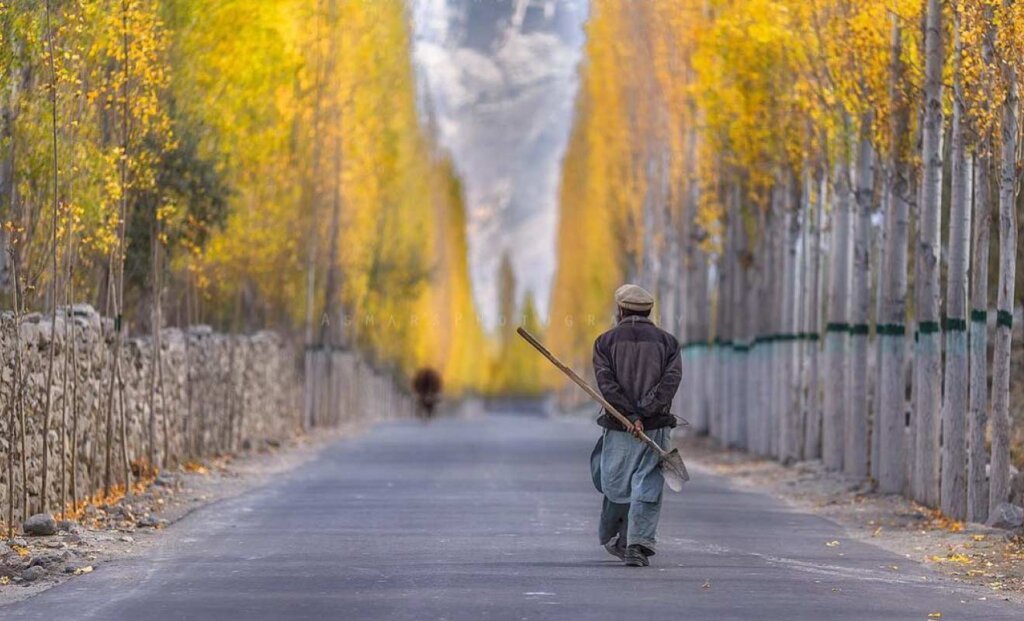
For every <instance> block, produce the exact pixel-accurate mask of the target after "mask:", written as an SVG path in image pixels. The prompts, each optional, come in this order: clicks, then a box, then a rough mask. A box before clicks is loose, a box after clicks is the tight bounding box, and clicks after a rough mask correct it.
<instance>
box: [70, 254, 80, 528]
mask: <svg viewBox="0 0 1024 621" xmlns="http://www.w3.org/2000/svg"><path fill="white" fill-rule="evenodd" d="M73 261H74V260H73V259H70V260H69V267H68V298H69V299H70V300H72V302H71V304H69V307H70V310H71V323H72V328H71V339H72V340H71V359H72V364H71V369H72V372H73V373H74V377H73V378H72V384H71V507H72V508H73V509H74V510H75V511H77V510H78V417H79V413H80V412H79V409H78V334H77V330H76V329H75V328H76V326H75V323H74V319H75V314H74V306H73V304H74V302H73V300H74V299H75V264H74V262H73Z"/></svg>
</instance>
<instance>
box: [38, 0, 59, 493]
mask: <svg viewBox="0 0 1024 621" xmlns="http://www.w3.org/2000/svg"><path fill="white" fill-rule="evenodd" d="M45 4H46V47H47V49H48V50H49V54H48V56H49V65H50V138H51V143H50V146H51V148H52V155H53V157H52V159H51V162H52V164H53V177H52V178H51V181H52V182H53V187H52V188H51V190H52V192H51V196H50V198H51V201H52V203H51V204H52V210H51V213H50V217H51V218H52V219H53V222H52V235H51V239H50V243H51V245H52V246H51V248H52V250H51V253H50V255H51V259H52V264H51V267H52V271H51V275H52V279H53V280H52V282H51V283H50V303H51V304H50V306H51V308H50V348H49V351H48V352H47V356H46V397H45V399H46V402H45V405H44V406H43V460H42V490H41V493H40V501H39V502H40V510H41V511H42V512H44V513H45V512H46V511H48V510H49V508H50V507H49V498H50V421H51V419H52V418H53V371H54V366H55V364H56V363H55V361H54V355H55V353H56V351H57V280H58V279H59V278H60V272H59V271H58V268H57V254H58V251H57V228H58V222H57V219H58V215H57V204H58V197H57V194H58V190H59V186H58V155H57V68H56V61H55V60H54V59H55V54H56V50H54V47H53V30H52V28H51V25H50V0H46V3H45Z"/></svg>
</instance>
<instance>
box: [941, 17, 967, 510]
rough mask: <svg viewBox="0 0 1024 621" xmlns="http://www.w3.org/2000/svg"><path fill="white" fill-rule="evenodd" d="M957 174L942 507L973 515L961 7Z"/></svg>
mask: <svg viewBox="0 0 1024 621" xmlns="http://www.w3.org/2000/svg"><path fill="white" fill-rule="evenodd" d="M954 23H955V33H954V38H955V42H954V46H955V50H956V51H955V60H954V62H955V64H956V65H955V69H954V77H953V129H952V153H951V157H952V160H953V161H952V179H951V187H952V192H951V194H952V195H951V199H950V208H949V243H948V244H947V246H946V248H947V251H948V252H949V268H948V274H947V281H946V367H945V381H944V386H945V395H944V397H943V403H942V473H941V474H942V481H941V493H940V499H941V507H942V512H943V513H944V514H946V515H947V516H949V517H951V518H953V519H956V520H963V519H965V518H966V517H967V430H966V423H967V407H968V403H967V394H968V390H969V385H968V381H969V377H970V365H969V360H968V357H967V266H968V257H970V254H971V250H970V245H971V241H970V240H971V206H970V202H971V195H972V190H971V181H972V180H973V179H972V177H973V171H972V170H971V160H970V159H968V157H967V148H966V146H965V145H964V142H965V135H964V134H965V130H964V123H965V119H964V111H965V104H964V94H963V85H962V84H961V81H960V75H961V73H960V57H961V53H962V45H961V42H960V17H959V12H954Z"/></svg>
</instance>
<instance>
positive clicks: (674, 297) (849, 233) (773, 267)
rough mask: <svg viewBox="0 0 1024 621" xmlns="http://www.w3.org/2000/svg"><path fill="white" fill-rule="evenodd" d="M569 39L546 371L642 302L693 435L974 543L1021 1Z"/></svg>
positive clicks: (1005, 296)
mask: <svg viewBox="0 0 1024 621" xmlns="http://www.w3.org/2000/svg"><path fill="white" fill-rule="evenodd" d="M587 34H588V42H587V49H586V52H587V53H586V57H585V58H586V60H585V63H584V66H583V67H582V69H581V85H580V93H579V97H578V101H577V117H576V124H575V127H574V129H573V133H572V136H571V139H570V146H569V151H568V153H567V155H566V158H565V163H564V170H563V184H562V193H561V204H562V219H561V222H562V224H561V231H560V233H559V254H560V256H559V272H558V274H557V276H556V284H555V287H554V292H555V295H554V298H553V312H552V316H551V321H550V326H549V331H550V334H551V336H550V339H551V340H552V342H553V344H554V347H555V348H556V350H558V351H567V352H573V357H574V361H575V363H576V364H577V365H582V364H583V363H584V362H585V361H586V360H587V359H588V357H589V349H590V347H591V344H592V338H593V335H594V333H595V329H594V327H593V326H592V325H588V322H587V321H584V320H582V319H584V318H586V317H587V316H597V317H598V318H599V321H600V323H601V324H602V325H603V324H604V323H605V322H606V321H607V318H608V316H609V309H608V301H607V300H608V296H609V295H610V292H611V291H612V290H614V287H615V285H616V283H618V282H620V281H622V280H635V281H639V282H641V283H642V284H645V285H647V286H649V287H651V288H652V289H653V290H655V291H656V293H657V297H658V299H659V308H658V309H657V312H658V314H659V317H660V319H661V322H662V323H663V324H665V325H666V326H667V327H668V328H669V329H670V330H672V331H674V332H675V333H676V334H678V335H680V340H681V342H682V343H683V348H684V380H683V386H682V389H681V398H680V400H679V403H680V404H681V411H680V412H679V413H680V414H681V415H682V416H684V417H686V418H687V419H689V420H690V421H691V422H692V423H693V425H694V426H695V427H696V428H697V429H698V430H700V431H705V432H708V433H710V434H711V435H712V436H714V437H715V438H718V439H719V440H721V441H722V442H723V443H725V444H728V445H730V446H735V447H739V448H744V449H747V450H750V451H752V452H755V453H758V454H762V455H767V456H772V457H775V458H777V459H779V460H781V461H785V462H789V461H794V460H802V459H817V458H820V459H822V460H823V463H824V464H825V466H826V467H828V468H829V469H832V470H837V471H839V470H841V471H844V472H846V473H848V474H849V475H850V476H851V477H855V478H859V479H868V478H871V479H873V480H874V481H875V482H876V484H877V488H878V489H879V490H880V491H882V492H890V493H903V494H906V495H907V496H909V497H911V498H913V499H915V500H917V501H920V502H922V503H924V504H926V505H929V506H933V507H939V508H941V509H942V511H943V512H945V513H946V514H947V515H949V516H951V517H953V518H955V519H969V520H973V521H984V520H985V519H986V517H987V515H988V514H989V512H990V511H991V510H992V509H993V508H994V507H996V506H997V505H998V504H999V503H1000V502H1005V501H1006V500H1007V498H1008V494H1009V485H1010V475H1011V472H1012V470H1011V468H1012V465H1013V462H1014V461H1015V462H1016V466H1017V467H1021V466H1022V465H1024V464H1022V459H1024V457H1022V455H1021V454H1020V453H1019V451H1020V450H1021V448H1020V444H1021V442H1020V438H1021V433H1020V423H1021V421H1020V414H1019V413H1018V414H1017V417H1018V424H1017V425H1016V428H1017V430H1016V431H1014V427H1015V426H1014V425H1013V424H1012V420H1013V412H1014V411H1019V410H1020V409H1021V407H1022V404H1021V403H1020V402H1019V401H1015V400H1013V399H1012V397H1011V395H1012V394H1015V395H1016V396H1017V398H1018V399H1019V394H1017V393H1016V392H1014V391H1019V386H1013V384H1014V383H1016V384H1018V385H1019V384H1020V372H1021V371H1020V369H1019V368H1018V367H1013V366H1012V365H1013V364H1014V359H1015V357H1016V358H1019V357H1020V353H1019V341H1018V343H1017V344H1016V346H1014V343H1013V333H1014V330H1017V331H1019V329H1020V325H1019V322H1020V318H1019V317H1018V318H1017V320H1016V323H1015V320H1014V314H1015V308H1019V302H1017V300H1019V298H1020V294H1021V287H1020V283H1019V282H1018V281H1019V280H1020V279H1021V274H1019V273H1017V272H1016V271H1015V269H1016V267H1017V266H1018V265H1019V264H1020V262H1021V252H1020V250H1019V249H1018V246H1017V233H1018V227H1019V225H1020V217H1019V216H1020V211H1021V202H1020V198H1019V182H1020V168H1019V164H1020V150H1021V147H1020V142H1021V136H1020V133H1021V132H1020V126H1021V122H1020V114H1021V110H1020V98H1019V82H1020V77H1019V76H1020V74H1021V72H1022V71H1024V66H1022V65H1024V5H1022V4H1020V3H1018V2H1014V1H1012V0H858V1H853V0H809V1H808V0H743V1H740V0H648V1H645V2H626V1H624V0H595V1H594V2H593V3H592V7H591V18H590V21H589V23H588V25H587ZM1017 364H1019V362H1017ZM1011 373H1015V374H1016V375H1017V378H1016V382H1012V381H1011ZM1014 451H1018V452H1016V453H1015V452H1014Z"/></svg>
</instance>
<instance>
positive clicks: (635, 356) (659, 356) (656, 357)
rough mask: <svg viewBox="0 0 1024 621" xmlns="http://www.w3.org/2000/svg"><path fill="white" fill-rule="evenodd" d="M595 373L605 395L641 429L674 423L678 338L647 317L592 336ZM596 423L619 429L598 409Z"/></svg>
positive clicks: (633, 318)
mask: <svg viewBox="0 0 1024 621" xmlns="http://www.w3.org/2000/svg"><path fill="white" fill-rule="evenodd" d="M594 374H595V375H596V376H597V387H598V389H600V391H601V394H602V395H604V398H605V399H606V400H607V401H608V403H610V404H612V405H613V406H614V407H615V408H616V409H617V410H619V411H620V412H621V413H622V414H624V415H625V416H626V417H628V418H629V419H630V420H636V419H637V418H641V419H642V420H643V424H644V429H659V428H661V427H675V417H674V416H672V414H671V413H670V411H669V410H670V408H671V406H672V397H673V396H675V394H676V389H678V388H679V380H680V379H681V378H682V364H681V363H680V360H679V342H678V341H677V340H676V338H675V337H674V336H672V335H671V334H669V333H668V332H665V331H664V330H662V329H660V328H658V327H657V326H655V325H654V324H653V323H652V322H651V320H650V319H648V318H646V317H640V316H631V317H625V318H623V319H622V320H621V321H619V323H618V325H616V326H615V327H614V328H612V329H611V330H609V331H607V332H605V333H604V334H602V335H601V336H599V337H597V340H596V341H595V342H594ZM597 423H598V424H599V425H601V426H602V427H606V428H608V429H617V430H620V431H621V430H623V427H622V425H620V424H619V422H618V421H617V420H615V418H614V417H613V416H612V415H611V414H608V413H607V412H604V411H603V410H602V413H601V417H600V418H598V419H597Z"/></svg>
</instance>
